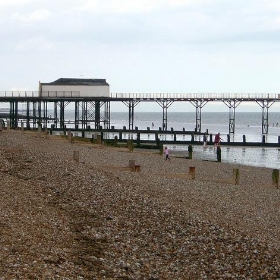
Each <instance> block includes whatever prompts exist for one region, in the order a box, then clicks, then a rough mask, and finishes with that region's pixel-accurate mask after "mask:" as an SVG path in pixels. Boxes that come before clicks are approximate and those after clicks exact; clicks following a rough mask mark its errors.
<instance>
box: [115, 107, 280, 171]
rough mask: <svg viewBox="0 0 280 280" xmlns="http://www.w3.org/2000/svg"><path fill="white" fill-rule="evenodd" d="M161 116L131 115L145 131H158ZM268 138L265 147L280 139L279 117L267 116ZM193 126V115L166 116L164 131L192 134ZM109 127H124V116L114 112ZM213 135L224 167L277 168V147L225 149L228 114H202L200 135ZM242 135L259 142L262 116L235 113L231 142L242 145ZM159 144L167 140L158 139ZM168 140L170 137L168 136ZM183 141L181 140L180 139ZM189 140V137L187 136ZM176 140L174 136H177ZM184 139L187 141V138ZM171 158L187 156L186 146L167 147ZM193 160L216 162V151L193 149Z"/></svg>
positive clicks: (209, 147)
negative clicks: (217, 143)
mask: <svg viewBox="0 0 280 280" xmlns="http://www.w3.org/2000/svg"><path fill="white" fill-rule="evenodd" d="M162 122H163V121H162V113H161V112H137V113H134V125H135V126H137V127H138V128H139V129H146V128H147V127H150V129H151V130H154V129H155V130H158V128H159V127H162ZM268 123H269V126H268V134H267V135H266V137H265V141H266V142H267V143H278V136H280V113H278V112H269V115H268ZM195 124H196V113H195V112H168V115H167V128H168V129H171V128H173V129H174V130H183V128H185V130H186V131H188V130H190V131H194V129H195ZM111 125H113V126H115V128H122V127H123V126H124V125H127V126H128V113H126V112H116V113H113V112H112V113H111ZM206 130H208V133H209V134H213V135H215V134H216V133H218V132H220V134H221V138H222V139H223V141H224V143H223V141H222V145H221V151H222V161H223V162H228V163H236V164H242V165H249V166H258V167H267V168H272V169H278V168H279V167H280V147H279V148H275V147H274V148H267V147H265V148H264V147H248V146H246V147H236V146H227V145H226V140H227V135H228V134H229V113H228V112H202V114H201V132H206ZM243 135H245V136H246V141H247V142H262V137H263V135H262V112H238V113H236V114H235V133H234V135H231V141H235V142H242V141H243ZM159 137H160V139H161V140H165V139H166V138H164V137H168V136H165V135H159ZM170 137H171V136H170ZM181 137H184V136H181ZM188 137H190V136H188ZM177 139H178V135H177ZM185 139H186V140H188V138H187V136H185ZM196 140H201V141H202V136H199V137H197V139H196ZM167 147H168V148H169V149H170V151H171V156H172V152H173V154H176V155H178V154H179V155H180V154H181V156H185V155H186V156H188V152H187V148H188V147H187V146H185V145H173V144H171V145H167ZM193 156H194V158H197V159H201V160H216V159H217V156H216V150H215V149H214V147H213V145H207V147H206V148H203V145H194V146H193Z"/></svg>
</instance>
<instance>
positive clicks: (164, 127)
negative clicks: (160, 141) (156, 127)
mask: <svg viewBox="0 0 280 280" xmlns="http://www.w3.org/2000/svg"><path fill="white" fill-rule="evenodd" d="M173 102H174V100H161V101H157V104H159V105H160V107H161V108H162V130H164V131H167V110H168V108H169V107H170V106H171V105H172V103H173Z"/></svg>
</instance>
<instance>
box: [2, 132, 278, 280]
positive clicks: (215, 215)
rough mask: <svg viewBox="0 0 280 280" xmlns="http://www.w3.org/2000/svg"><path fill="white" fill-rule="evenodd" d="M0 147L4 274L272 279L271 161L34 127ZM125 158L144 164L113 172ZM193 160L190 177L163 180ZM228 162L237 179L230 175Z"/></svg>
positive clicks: (274, 202) (274, 197)
mask: <svg viewBox="0 0 280 280" xmlns="http://www.w3.org/2000/svg"><path fill="white" fill-rule="evenodd" d="M0 143H1V147H0V164H1V165H0V176H1V177H0V180H1V184H0V193H1V195H0V206H1V215H0V233H1V235H0V236H1V237H0V242H1V244H0V245H1V258H0V275H1V277H0V279H118V278H120V279H236V278H237V279H248V278H251V279H257V278H259V279H277V277H278V278H279V277H280V250H279V248H280V242H279V236H280V207H279V206H280V191H279V190H278V189H276V188H275V187H273V186H272V185H271V170H270V169H266V168H255V167H249V166H241V165H230V164H225V163H217V162H203V161H199V160H195V159H194V160H187V159H184V158H175V157H172V155H171V161H170V162H168V161H165V160H164V158H163V157H162V156H160V155H159V153H158V152H155V151H143V150H142V151H141V150H137V149H135V150H134V152H129V151H128V150H127V149H124V148H113V147H104V146H99V145H93V144H91V143H82V142H80V143H77V142H75V143H69V142H68V141H66V140H64V139H62V138H59V137H54V136H49V137H48V138H46V137H39V136H38V134H36V133H32V132H24V133H22V132H20V131H9V132H8V131H2V132H1V133H0ZM74 151H79V155H80V162H75V161H74V160H73V152H74ZM131 159H133V160H135V161H136V163H137V164H139V165H140V166H141V172H129V171H125V170H122V169H121V167H126V166H128V162H129V160H131ZM190 166H195V168H196V179H195V180H191V179H184V178H180V177H179V176H178V177H176V176H173V177H172V176H168V175H172V174H173V175H174V174H181V173H188V170H189V167H190ZM118 167H119V168H118ZM233 168H239V170H240V183H239V185H233V184H232V183H229V182H226V181H227V180H228V179H231V178H232V170H233Z"/></svg>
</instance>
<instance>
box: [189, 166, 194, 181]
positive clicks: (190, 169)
mask: <svg viewBox="0 0 280 280" xmlns="http://www.w3.org/2000/svg"><path fill="white" fill-rule="evenodd" d="M189 174H190V175H191V177H192V179H193V180H194V179H195V167H194V166H190V168H189Z"/></svg>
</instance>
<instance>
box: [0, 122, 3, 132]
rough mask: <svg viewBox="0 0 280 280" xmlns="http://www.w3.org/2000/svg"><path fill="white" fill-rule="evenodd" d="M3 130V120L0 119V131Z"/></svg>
mask: <svg viewBox="0 0 280 280" xmlns="http://www.w3.org/2000/svg"><path fill="white" fill-rule="evenodd" d="M2 130H3V122H2V120H0V131H2Z"/></svg>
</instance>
